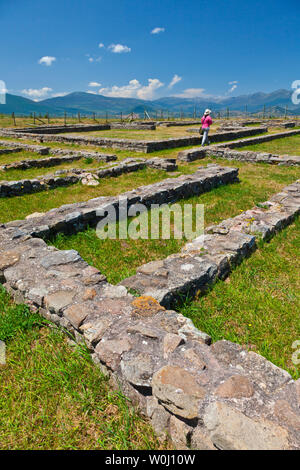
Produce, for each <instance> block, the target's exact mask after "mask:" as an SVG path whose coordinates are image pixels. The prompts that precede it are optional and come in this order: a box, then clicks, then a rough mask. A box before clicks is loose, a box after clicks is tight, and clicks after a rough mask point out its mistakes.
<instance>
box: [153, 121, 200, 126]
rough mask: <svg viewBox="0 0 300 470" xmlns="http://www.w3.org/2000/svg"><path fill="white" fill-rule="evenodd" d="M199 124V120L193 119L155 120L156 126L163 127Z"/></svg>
mask: <svg viewBox="0 0 300 470" xmlns="http://www.w3.org/2000/svg"><path fill="white" fill-rule="evenodd" d="M197 124H201V123H200V121H199V120H195V121H156V125H157V126H163V127H182V126H194V125H195V126H196V125H197Z"/></svg>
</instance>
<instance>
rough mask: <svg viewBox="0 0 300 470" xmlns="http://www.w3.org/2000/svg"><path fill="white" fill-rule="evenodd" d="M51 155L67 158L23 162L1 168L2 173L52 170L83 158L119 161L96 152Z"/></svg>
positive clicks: (71, 152)
mask: <svg viewBox="0 0 300 470" xmlns="http://www.w3.org/2000/svg"><path fill="white" fill-rule="evenodd" d="M51 154H53V155H65V156H61V157H59V156H57V157H49V158H39V159H28V160H21V161H18V162H13V163H9V164H6V165H2V166H0V171H8V170H28V169H30V168H50V167H52V166H57V165H64V164H66V163H70V162H73V161H77V160H82V159H83V158H92V159H93V160H97V161H99V162H110V161H114V160H117V157H116V155H105V154H100V153H99V154H98V153H96V152H85V151H82V152H81V151H78V152H74V151H68V150H67V151H64V150H55V151H51Z"/></svg>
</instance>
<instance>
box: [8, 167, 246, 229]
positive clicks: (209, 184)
mask: <svg viewBox="0 0 300 470" xmlns="http://www.w3.org/2000/svg"><path fill="white" fill-rule="evenodd" d="M237 175H238V170H237V169H236V168H223V167H220V166H217V165H208V167H206V168H205V167H200V168H199V170H198V171H197V172H196V173H194V174H192V175H182V176H179V177H178V178H168V179H164V180H162V181H160V182H158V183H155V184H152V185H149V186H142V187H141V188H138V189H136V190H132V191H128V192H127V193H123V194H122V197H127V199H128V205H129V206H130V205H132V204H136V203H141V204H144V205H145V206H146V207H150V205H151V204H164V203H167V204H169V203H173V202H176V201H178V200H180V199H183V198H186V197H191V196H193V195H198V194H201V193H203V192H206V191H210V190H211V189H213V188H214V187H218V186H219V185H221V184H229V183H234V182H236V181H237ZM118 204H119V197H118V196H113V197H99V198H95V199H91V200H89V201H87V202H78V203H75V204H67V205H65V206H62V207H60V208H58V209H52V210H50V211H49V212H47V213H46V214H42V215H40V216H39V217H38V218H35V219H32V220H21V221H14V222H10V223H8V224H7V226H8V227H11V226H13V227H15V228H18V229H19V230H21V231H24V232H26V233H29V234H30V235H35V236H47V237H50V236H53V235H56V234H57V233H59V232H64V233H76V232H78V231H80V230H84V229H85V228H86V227H87V226H92V225H93V226H94V225H96V224H97V223H98V222H99V221H100V220H101V218H102V217H103V216H99V217H98V216H97V213H96V212H97V209H98V208H100V209H102V208H105V207H109V206H111V205H114V206H115V207H117V206H118Z"/></svg>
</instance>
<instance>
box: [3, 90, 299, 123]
mask: <svg viewBox="0 0 300 470" xmlns="http://www.w3.org/2000/svg"><path fill="white" fill-rule="evenodd" d="M291 94H292V92H291V91H288V90H276V91H274V92H272V93H262V92H258V93H253V94H249V95H241V96H235V97H233V96H232V97H228V98H222V99H220V98H215V99H211V98H206V99H205V98H194V99H188V98H178V97H172V96H171V97H166V98H160V99H157V100H154V101H145V100H140V99H135V98H111V97H107V96H102V95H96V94H92V93H85V92H74V93H69V94H68V95H65V96H60V97H56V98H49V99H46V100H43V101H39V102H35V101H32V100H29V99H27V98H23V97H21V96H15V95H10V94H7V100H6V101H7V103H6V105H0V113H2V114H11V113H12V112H14V113H15V114H17V115H20V114H23V115H29V114H31V113H34V112H35V113H37V114H42V115H45V114H47V113H49V114H50V115H57V116H62V115H63V114H64V113H65V112H66V113H67V114H69V115H70V114H77V113H78V112H80V113H81V114H85V115H91V114H92V113H96V114H98V115H101V116H105V114H106V112H107V113H108V114H109V115H115V116H120V113H121V112H122V113H123V115H124V114H129V113H132V112H134V113H139V114H141V115H142V114H143V113H144V110H146V111H147V112H148V113H149V114H150V115H151V116H152V117H154V115H155V113H156V112H158V113H160V112H161V111H164V112H165V113H166V112H170V113H176V114H177V115H178V113H180V112H182V113H184V114H185V115H189V116H191V115H192V114H193V112H194V110H195V107H196V111H197V113H199V112H202V110H204V109H205V108H211V109H212V110H213V111H215V112H218V111H221V110H223V111H224V110H226V108H229V110H230V111H232V112H233V111H234V112H238V111H244V110H245V109H246V107H247V110H248V112H249V113H255V112H258V111H262V110H263V107H264V106H266V108H267V110H269V109H270V108H273V110H276V111H277V112H280V113H281V114H282V113H284V112H285V107H286V106H288V114H289V115H300V106H295V105H293V103H292V101H291Z"/></svg>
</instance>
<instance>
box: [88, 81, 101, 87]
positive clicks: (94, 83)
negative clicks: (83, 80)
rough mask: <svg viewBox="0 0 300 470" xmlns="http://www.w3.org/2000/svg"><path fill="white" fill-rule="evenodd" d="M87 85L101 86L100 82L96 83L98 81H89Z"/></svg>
mask: <svg viewBox="0 0 300 470" xmlns="http://www.w3.org/2000/svg"><path fill="white" fill-rule="evenodd" d="M89 86H91V87H97V86H101V83H98V82H90V83H89Z"/></svg>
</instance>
